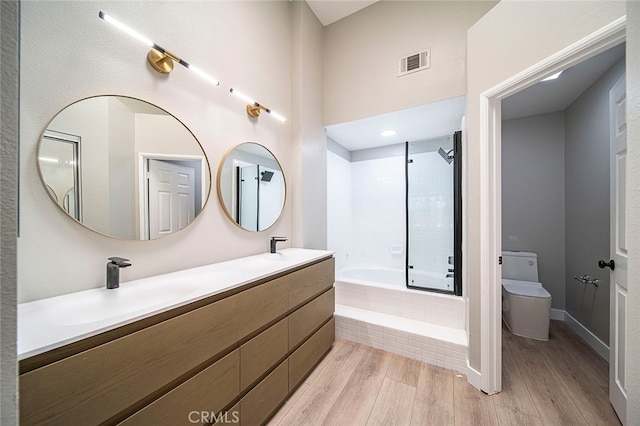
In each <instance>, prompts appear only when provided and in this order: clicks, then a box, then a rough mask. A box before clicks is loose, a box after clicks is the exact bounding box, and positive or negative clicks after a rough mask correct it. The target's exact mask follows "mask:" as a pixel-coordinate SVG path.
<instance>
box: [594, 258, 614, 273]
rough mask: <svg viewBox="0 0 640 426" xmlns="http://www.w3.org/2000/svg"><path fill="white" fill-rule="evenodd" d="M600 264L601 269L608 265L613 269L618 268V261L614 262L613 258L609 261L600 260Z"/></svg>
mask: <svg viewBox="0 0 640 426" xmlns="http://www.w3.org/2000/svg"><path fill="white" fill-rule="evenodd" d="M598 266H599V267H600V268H601V269H604V268H605V267H606V266H608V267H609V268H611V270H612V271H613V270H614V269H616V262H614V261H613V259H611V260H610V261H609V262H605V261H604V260H598Z"/></svg>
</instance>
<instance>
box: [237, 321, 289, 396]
mask: <svg viewBox="0 0 640 426" xmlns="http://www.w3.org/2000/svg"><path fill="white" fill-rule="evenodd" d="M288 337H289V335H288V319H287V318H284V319H282V320H280V321H279V322H277V323H276V324H274V325H272V326H271V327H269V328H268V329H266V330H265V331H263V332H262V333H260V334H258V335H257V336H256V337H254V338H253V339H251V340H249V341H248V342H247V343H245V344H244V345H242V346H241V347H240V391H241V392H242V391H244V390H245V389H246V388H247V387H249V386H250V385H252V384H253V383H254V382H256V381H257V380H258V379H259V378H260V377H261V376H262V375H263V374H264V373H266V372H267V371H269V369H270V368H271V367H273V366H274V365H276V364H277V363H278V362H279V361H281V360H283V359H284V358H285V357H286V356H287V350H288V345H287V341H288Z"/></svg>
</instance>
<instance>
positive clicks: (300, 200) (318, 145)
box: [272, 1, 327, 249]
mask: <svg viewBox="0 0 640 426" xmlns="http://www.w3.org/2000/svg"><path fill="white" fill-rule="evenodd" d="M292 5H293V6H292V37H291V38H292V51H291V62H292V65H291V69H292V73H291V99H292V111H293V118H292V124H291V146H292V152H291V155H292V158H293V169H294V170H293V173H292V179H288V180H287V184H289V185H290V191H289V193H288V195H287V196H288V197H289V196H291V195H293V232H292V234H293V242H292V244H293V245H294V246H295V247H306V248H314V249H326V248H327V138H326V136H325V132H324V126H323V120H322V99H323V93H324V92H323V80H322V70H323V67H322V61H323V59H322V50H323V42H322V34H323V27H322V25H320V22H319V21H318V19H317V18H316V16H315V15H314V14H313V12H312V11H311V9H310V8H309V6H308V5H307V4H306V3H305V2H302V1H294V2H293V3H292ZM272 235H276V233H273V234H272Z"/></svg>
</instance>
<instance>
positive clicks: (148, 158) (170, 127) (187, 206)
mask: <svg viewBox="0 0 640 426" xmlns="http://www.w3.org/2000/svg"><path fill="white" fill-rule="evenodd" d="M38 170H39V171H40V177H41V178H42V182H43V184H44V185H45V188H46V190H47V192H48V194H49V196H50V197H51V199H52V200H53V201H54V202H55V203H56V205H58V207H60V208H61V209H62V210H63V211H65V212H66V213H67V214H68V215H69V216H70V217H72V218H73V219H75V220H76V221H78V222H79V223H81V224H82V225H84V226H86V227H87V228H89V229H92V230H94V231H96V232H99V233H101V234H104V235H108V236H111V237H114V238H119V239H123V240H149V239H155V238H160V237H164V236H166V235H170V234H173V233H175V232H177V231H179V230H181V229H183V228H184V227H186V226H187V225H189V223H191V222H193V220H194V219H195V218H196V216H197V215H198V214H199V213H200V212H201V211H202V209H203V207H204V205H205V203H206V202H207V198H208V196H209V190H210V187H211V172H210V169H209V163H208V161H207V157H206V155H205V153H204V151H203V150H202V146H201V145H200V143H199V142H198V140H197V139H196V138H195V136H194V135H193V134H192V133H191V131H189V129H187V127H186V126H185V125H184V124H182V122H180V121H179V120H178V119H177V118H176V117H174V116H173V115H171V114H170V113H168V112H167V111H165V110H163V109H161V108H159V107H157V106H155V105H152V104H150V103H148V102H145V101H142V100H139V99H134V98H130V97H124V96H95V97H91V98H87V99H82V100H80V101H78V102H75V103H73V104H71V105H69V106H68V107H66V108H65V109H63V110H62V111H60V112H59V113H58V114H57V115H56V116H55V117H54V118H53V119H52V120H51V122H50V123H49V125H48V126H47V128H46V129H45V131H44V132H43V134H42V138H41V139H40V145H39V148H38Z"/></svg>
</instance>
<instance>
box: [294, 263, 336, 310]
mask: <svg viewBox="0 0 640 426" xmlns="http://www.w3.org/2000/svg"><path fill="white" fill-rule="evenodd" d="M335 268H336V266H335V259H334V258H333V257H332V258H330V259H327V260H323V261H322V262H319V263H316V264H314V265H311V266H309V267H307V268H304V269H301V270H299V271H296V272H293V273H291V274H289V275H288V276H287V277H288V278H289V310H291V309H295V308H297V307H298V306H300V305H302V304H303V303H305V302H306V301H307V300H309V299H311V298H313V297H314V296H316V295H318V294H320V293H322V292H323V291H325V290H326V289H328V288H331V287H332V286H333V283H334V282H335Z"/></svg>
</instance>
